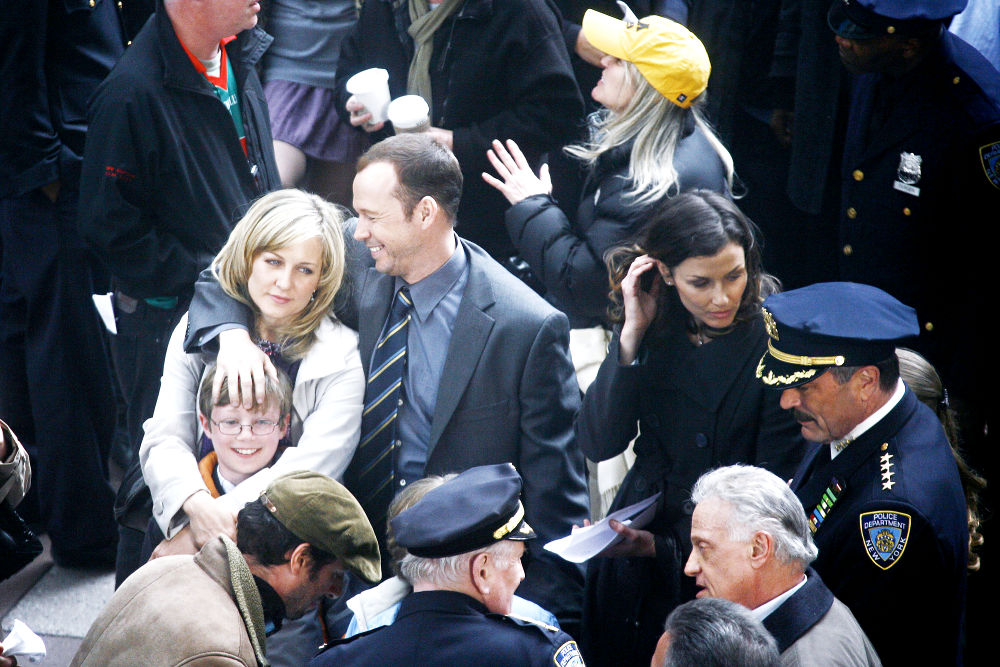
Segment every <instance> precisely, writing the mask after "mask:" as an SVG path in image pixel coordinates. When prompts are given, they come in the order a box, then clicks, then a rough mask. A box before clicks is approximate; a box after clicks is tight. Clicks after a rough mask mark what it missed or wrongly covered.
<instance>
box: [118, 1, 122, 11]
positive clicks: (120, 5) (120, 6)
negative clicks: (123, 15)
mask: <svg viewBox="0 0 1000 667" xmlns="http://www.w3.org/2000/svg"><path fill="white" fill-rule="evenodd" d="M121 8H122V3H121V2H120V1H119V3H118V9H121Z"/></svg>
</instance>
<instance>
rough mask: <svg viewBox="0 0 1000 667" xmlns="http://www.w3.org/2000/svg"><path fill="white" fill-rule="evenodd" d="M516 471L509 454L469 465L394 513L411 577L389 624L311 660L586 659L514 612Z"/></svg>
mask: <svg viewBox="0 0 1000 667" xmlns="http://www.w3.org/2000/svg"><path fill="white" fill-rule="evenodd" d="M520 495H521V477H520V475H518V474H517V471H516V470H515V469H514V466H513V465H511V464H510V463H500V464H495V465H488V466H479V467H475V468H470V469H468V470H466V471H465V472H463V473H461V474H459V475H457V476H456V477H454V478H453V479H450V480H448V481H447V482H445V483H444V484H442V485H441V486H439V487H437V488H435V489H432V490H431V491H428V492H427V494H426V495H425V496H424V497H423V498H421V499H420V500H419V501H417V503H416V504H414V505H413V506H412V507H410V508H409V509H407V510H404V511H403V512H401V513H400V514H399V515H397V516H396V517H395V518H394V519H392V530H393V533H394V535H395V538H396V542H397V544H399V546H401V547H404V548H405V549H406V550H407V551H408V554H407V555H406V557H405V558H404V559H403V560H402V562H401V563H400V565H399V568H400V571H401V572H402V575H403V576H404V577H405V578H406V579H407V580H409V581H410V583H412V584H413V593H411V594H410V595H408V596H407V597H405V598H404V599H403V601H402V603H401V604H400V607H399V613H398V614H397V616H396V620H395V622H394V623H393V624H392V625H388V626H383V627H381V628H377V629H375V630H372V631H370V632H368V633H364V634H360V635H357V636H355V637H352V638H350V639H346V640H343V641H341V642H336V643H334V645H333V646H332V647H331V648H329V649H327V650H326V651H324V652H323V653H321V654H320V655H319V656H317V657H316V658H315V659H314V660H313V661H312V663H310V664H311V667H325V666H327V665H329V666H334V665H335V666H337V667H359V666H363V665H371V666H372V667H375V666H380V665H421V666H426V667H431V666H433V665H444V666H446V667H461V666H463V665H470V666H471V665H477V666H478V665H509V666H511V667H516V666H518V665H525V666H528V665H538V666H539V667H541V666H542V665H546V666H548V667H551V666H552V665H556V666H558V667H582V665H583V659H582V658H581V656H580V652H579V650H578V649H577V645H576V642H575V641H573V639H572V638H571V637H570V636H569V635H567V634H566V633H564V632H562V631H561V630H559V629H558V628H555V627H552V626H548V625H543V624H540V623H538V622H536V621H531V620H528V619H523V618H517V617H514V616H511V615H509V614H510V604H511V598H512V597H513V595H514V590H515V589H516V588H517V585H518V584H519V583H521V580H522V579H524V569H523V568H522V566H521V556H522V555H523V554H524V541H525V540H530V539H532V538H534V537H535V533H534V531H533V530H532V529H531V527H530V526H529V525H528V524H527V523H525V521H524V506H523V505H522V504H521V500H520Z"/></svg>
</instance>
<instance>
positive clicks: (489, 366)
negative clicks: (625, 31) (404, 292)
mask: <svg viewBox="0 0 1000 667" xmlns="http://www.w3.org/2000/svg"><path fill="white" fill-rule="evenodd" d="M350 232H351V226H350V225H348V229H346V230H345V237H349V236H350ZM345 240H347V244H348V252H349V254H350V257H349V259H348V266H349V271H350V273H351V282H352V286H353V290H352V291H353V298H352V299H350V300H347V301H345V302H344V303H343V304H341V305H340V306H339V307H338V314H340V315H341V316H342V319H343V320H344V321H345V322H348V323H350V322H352V320H353V321H356V322H357V325H358V334H359V347H360V351H361V359H362V362H363V364H364V365H365V367H366V370H367V365H368V361H369V360H370V359H371V354H372V348H373V347H374V346H375V342H376V340H377V338H378V335H379V331H380V329H381V327H382V324H383V323H384V322H385V318H386V315H387V314H388V312H389V306H390V303H391V301H392V297H393V294H394V283H395V278H394V277H392V276H388V275H384V274H381V273H379V272H378V271H376V270H375V268H374V267H373V266H372V262H371V257H370V255H369V254H368V253H367V251H366V249H365V248H364V246H363V244H359V243H358V242H356V241H354V240H353V238H346V239H345ZM461 243H462V244H463V246H464V248H465V250H466V254H467V256H468V259H469V278H468V282H467V284H466V288H465V294H464V295H463V297H462V301H461V304H460V305H459V310H458V316H457V317H456V320H455V329H454V331H453V333H452V338H451V343H450V345H449V348H448V355H447V358H446V359H445V366H444V371H443V373H442V376H441V384H440V386H439V387H438V395H437V402H436V407H435V412H434V417H433V420H432V423H431V438H430V442H429V443H428V456H427V466H426V473H427V474H429V475H430V474H444V473H448V472H458V471H462V470H465V469H467V468H470V467H473V466H477V465H485V464H489V463H502V462H507V461H509V462H511V463H513V464H514V466H515V467H516V468H517V470H518V472H519V473H520V474H521V477H522V478H523V480H524V491H523V498H524V507H525V515H526V517H525V518H526V520H527V521H528V523H529V524H530V525H531V526H532V528H534V529H535V532H537V533H538V536H539V539H537V540H533V541H532V542H531V543H530V546H529V548H530V551H531V555H532V558H531V559H530V560H529V561H528V562H527V567H526V578H525V581H524V582H523V583H522V584H521V586H520V587H519V588H518V590H517V592H518V595H521V596H523V597H525V598H528V599H530V600H532V601H534V602H537V603H538V604H540V605H542V606H543V607H545V608H547V609H548V610H549V611H551V612H552V613H553V614H555V615H556V616H557V617H558V618H559V620H560V622H561V623H564V622H567V621H569V622H571V623H572V622H576V621H578V620H579V614H580V605H581V602H582V591H583V575H582V570H581V569H580V568H579V567H578V566H576V565H573V564H571V563H569V562H567V561H563V560H562V559H560V558H558V557H556V556H553V555H552V554H550V553H548V552H545V551H544V550H543V549H542V546H543V545H544V544H545V542H547V541H549V540H552V539H555V538H557V537H562V536H564V535H567V534H569V532H570V530H571V529H572V526H573V524H574V523H575V524H580V525H582V522H583V520H584V519H585V518H587V517H588V516H589V512H588V509H589V508H588V496H587V487H586V478H585V473H584V462H583V454H582V453H581V452H580V450H579V448H577V446H576V442H575V440H574V434H573V419H574V417H575V415H576V412H577V410H578V409H579V407H580V390H579V388H578V385H577V382H576V376H575V372H574V369H573V363H572V361H571V360H570V356H569V350H568V345H569V322H568V320H567V319H566V316H565V315H563V314H562V313H561V312H559V311H558V310H556V309H555V308H554V307H552V306H551V305H550V304H548V303H547V302H546V301H545V300H544V299H542V298H541V297H539V296H538V295H537V294H535V292H534V291H532V290H531V289H530V288H528V287H527V286H526V285H525V284H524V283H522V282H521V281H520V280H518V279H517V278H516V277H514V276H513V275H512V274H511V273H510V272H508V271H507V270H506V269H504V268H503V267H502V266H500V265H499V264H498V263H497V262H496V261H494V260H493V259H492V258H491V257H490V256H489V255H488V254H487V253H486V252H485V251H484V250H483V249H481V248H480V247H479V246H477V245H475V244H473V243H470V242H468V241H465V240H462V241H461ZM351 302H353V303H351ZM355 304H356V305H355ZM352 316H353V317H352ZM248 320H249V317H248V313H247V312H246V310H245V309H244V308H243V307H242V306H240V305H239V304H236V303H235V302H233V301H231V300H229V299H228V298H227V297H225V295H224V294H222V292H221V290H220V289H219V287H218V285H217V284H216V283H215V281H214V279H212V277H211V275H210V273H209V274H207V275H206V273H203V274H202V277H201V279H200V280H199V282H198V284H197V285H196V288H195V298H194V300H193V301H192V302H191V308H190V312H189V316H188V331H187V336H186V338H185V349H187V350H188V351H191V350H192V349H198V348H199V347H202V346H204V345H205V344H206V343H207V342H208V340H207V339H208V337H209V336H211V335H212V334H214V333H215V332H216V330H217V327H218V326H219V325H220V324H222V323H238V324H242V325H246V324H247V322H248Z"/></svg>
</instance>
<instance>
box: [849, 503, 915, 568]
mask: <svg viewBox="0 0 1000 667" xmlns="http://www.w3.org/2000/svg"><path fill="white" fill-rule="evenodd" d="M859 520H860V525H861V541H862V542H863V543H864V545H865V551H866V552H867V553H868V557H869V558H871V560H872V562H873V563H875V565H876V566H878V567H879V568H881V569H883V570H888V569H889V568H890V567H892V566H893V565H895V564H896V563H897V562H899V559H900V558H902V557H903V551H904V550H905V549H906V542H907V540H908V539H909V537H910V524H911V520H910V515H909V514H904V513H903V512H894V511H891V510H879V511H876V512H864V513H862V514H861V516H860V517H859Z"/></svg>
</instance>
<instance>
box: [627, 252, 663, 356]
mask: <svg viewBox="0 0 1000 667" xmlns="http://www.w3.org/2000/svg"><path fill="white" fill-rule="evenodd" d="M661 267H663V262H661V261H659V260H657V259H653V258H652V257H650V256H649V255H642V256H640V257H637V258H635V260H633V262H632V265H631V266H629V269H628V273H627V274H626V275H625V279H624V280H622V301H623V303H624V306H625V322H624V323H623V324H622V332H621V335H620V336H619V337H618V358H619V361H620V362H621V363H622V364H626V365H627V364H631V363H632V362H633V361H635V358H636V356H637V355H638V353H639V345H640V344H641V343H642V339H643V337H644V336H645V335H646V330H647V329H648V328H649V325H650V324H652V323H653V318H654V317H656V299H657V297H658V296H659V294H660V289H661V288H662V286H663V280H662V279H660V277H659V275H657V276H656V277H654V279H653V283H652V287H650V289H649V291H648V292H647V291H645V290H644V289H642V276H643V275H644V274H646V273H647V272H649V271H656V272H657V274H660V272H661V271H666V268H665V267H663V268H662V269H661Z"/></svg>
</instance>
